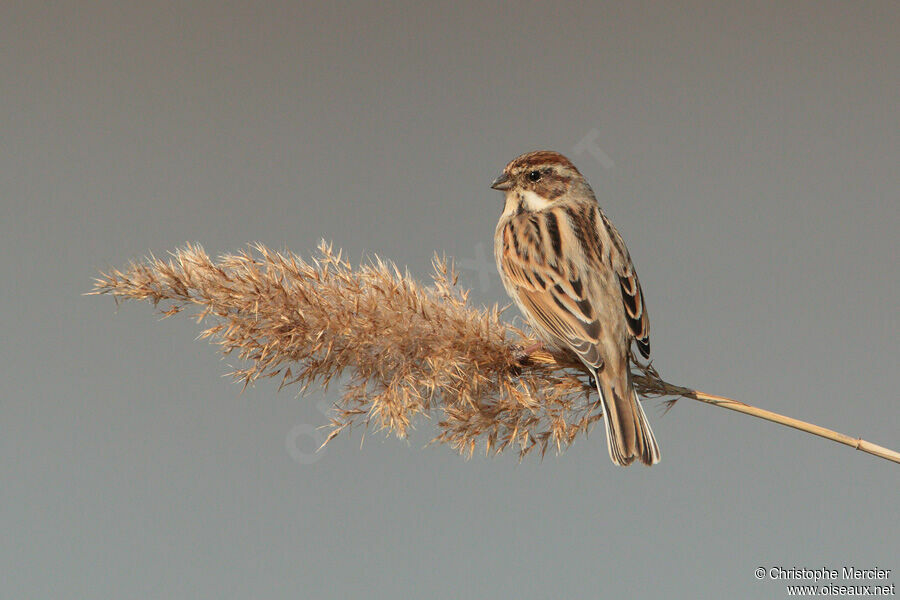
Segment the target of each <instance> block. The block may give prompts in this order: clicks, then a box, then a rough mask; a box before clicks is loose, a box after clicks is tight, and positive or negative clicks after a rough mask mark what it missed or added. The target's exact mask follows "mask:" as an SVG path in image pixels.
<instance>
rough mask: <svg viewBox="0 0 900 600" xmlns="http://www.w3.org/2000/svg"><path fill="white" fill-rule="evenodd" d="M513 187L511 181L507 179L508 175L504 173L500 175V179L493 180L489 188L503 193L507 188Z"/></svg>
mask: <svg viewBox="0 0 900 600" xmlns="http://www.w3.org/2000/svg"><path fill="white" fill-rule="evenodd" d="M512 186H513V182H512V179H510V178H509V175H507V174H506V173H500V177H498V178H497V179H495V180H494V182H493V183H492V184H491V187H492V188H493V189H495V190H500V191H501V192H505V191H506V190H508V189H509V188H511V187H512Z"/></svg>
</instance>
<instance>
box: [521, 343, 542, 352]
mask: <svg viewBox="0 0 900 600" xmlns="http://www.w3.org/2000/svg"><path fill="white" fill-rule="evenodd" d="M543 349H544V343H543V342H535V343H533V344H531V345H530V346H528V347H527V348H524V349H523V350H522V352H524V353H525V354H531V353H532V352H537V351H538V350H543Z"/></svg>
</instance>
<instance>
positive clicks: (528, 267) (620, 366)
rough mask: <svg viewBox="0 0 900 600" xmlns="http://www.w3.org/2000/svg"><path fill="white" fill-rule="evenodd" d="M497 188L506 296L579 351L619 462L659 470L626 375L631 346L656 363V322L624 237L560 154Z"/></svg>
mask: <svg viewBox="0 0 900 600" xmlns="http://www.w3.org/2000/svg"><path fill="white" fill-rule="evenodd" d="M491 187H493V188H494V189H498V190H502V191H504V192H505V193H506V205H505V207H504V210H503V214H502V215H501V216H500V222H499V223H498V224H497V230H496V233H495V234H494V254H495V257H496V259H497V268H498V269H499V271H500V275H501V278H502V279H503V285H504V287H505V288H506V291H507V293H508V294H509V295H510V297H511V298H512V299H513V301H514V302H515V303H516V304H517V305H518V307H519V309H520V310H521V311H522V313H523V314H524V315H525V317H526V318H527V319H528V321H529V323H530V324H531V326H532V327H533V328H534V330H535V332H536V333H537V334H538V336H539V337H541V338H542V339H543V340H544V341H545V342H547V343H549V344H550V345H553V346H557V347H561V348H568V349H570V350H572V351H573V352H574V353H575V354H576V355H577V356H578V357H579V358H580V359H581V361H582V362H583V363H584V364H585V365H586V366H587V367H588V368H589V369H590V370H591V372H592V374H593V375H594V380H595V381H596V383H597V391H598V393H599V394H600V397H601V400H602V403H603V410H604V413H605V414H604V423H605V427H606V434H607V445H608V448H609V455H610V458H612V460H613V462H615V463H616V464H618V465H623V466H625V465H628V464H630V463H631V462H632V461H634V459H635V458H637V459H639V460H640V461H641V462H643V463H645V464H648V465H651V464H655V463H657V462H659V448H658V446H657V444H656V439H655V438H654V436H653V432H652V430H651V429H650V425H649V423H648V422H647V417H646V415H645V414H644V411H643V409H642V408H641V406H640V402H639V401H638V398H637V395H636V394H635V392H634V387H633V385H632V382H631V369H630V366H629V360H630V348H631V342H632V340H633V341H635V342H636V344H637V347H638V350H639V351H640V352H641V354H642V355H643V356H644V357H649V355H650V339H649V335H650V323H649V320H648V317H647V311H646V309H645V307H644V300H643V294H642V293H641V284H640V282H639V281H638V277H637V274H636V273H635V271H634V267H633V266H632V264H631V257H630V256H629V255H628V250H627V249H626V248H625V243H624V242H623V241H622V237H621V236H620V235H619V232H618V231H616V228H615V227H613V225H612V223H610V222H609V219H607V218H606V215H604V214H603V211H602V210H600V207H599V206H598V204H597V200H596V198H595V197H594V192H593V191H592V190H591V187H590V186H589V185H588V183H587V181H585V179H584V177H582V175H581V173H579V172H578V170H577V169H576V168H575V166H574V165H573V164H572V163H571V162H570V161H569V160H568V159H567V158H565V157H564V156H562V155H561V154H558V153H556V152H550V151H539V152H531V153H529V154H523V155H522V156H519V157H518V158H516V159H515V160H513V161H512V162H510V163H509V164H508V165H506V168H505V169H504V170H503V173H502V174H501V175H500V176H499V177H498V178H497V179H496V180H495V181H494V183H493V184H492V186H491Z"/></svg>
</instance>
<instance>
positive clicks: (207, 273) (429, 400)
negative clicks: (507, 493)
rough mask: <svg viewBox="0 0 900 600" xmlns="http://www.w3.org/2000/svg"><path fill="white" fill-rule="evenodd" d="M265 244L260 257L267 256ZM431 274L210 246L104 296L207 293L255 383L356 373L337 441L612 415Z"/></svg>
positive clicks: (176, 298)
mask: <svg viewBox="0 0 900 600" xmlns="http://www.w3.org/2000/svg"><path fill="white" fill-rule="evenodd" d="M254 250H255V252H256V255H254V254H253V251H254ZM433 263H434V275H433V284H432V285H431V286H427V287H426V286H423V285H421V284H420V283H418V282H416V281H415V280H414V279H413V278H412V277H410V275H409V274H408V273H401V272H400V270H399V269H398V268H397V267H396V266H395V265H394V264H393V263H390V262H386V261H383V260H381V259H378V258H375V259H374V260H373V261H371V262H370V263H369V264H364V265H362V266H360V267H359V268H357V269H353V268H351V266H350V264H349V263H347V262H346V261H343V260H342V259H341V253H340V252H339V251H337V252H336V251H334V250H333V248H332V246H331V245H330V244H327V243H325V242H324V241H323V242H321V243H320V245H319V255H318V256H317V257H316V258H315V259H313V260H312V262H306V261H304V260H303V259H302V258H300V257H298V256H297V255H295V254H292V253H279V252H273V251H271V250H269V249H268V248H266V247H265V246H263V245H262V244H255V245H253V246H251V247H250V249H248V250H245V251H242V252H240V253H238V254H229V255H225V256H222V257H221V258H220V259H219V261H218V262H213V261H212V260H211V259H210V257H209V256H208V255H207V254H206V253H205V252H204V251H203V249H202V248H201V247H200V246H198V245H188V246H186V247H185V248H182V249H178V250H176V251H175V252H173V253H172V255H171V259H169V260H160V259H157V258H155V257H153V256H151V257H149V258H148V259H146V260H145V261H144V262H143V263H134V262H132V263H131V264H130V265H129V266H128V268H126V269H125V270H117V269H113V270H110V271H108V272H106V273H101V275H100V277H99V278H98V279H96V280H95V283H94V290H93V291H92V292H90V293H91V294H110V295H112V296H113V297H115V298H116V300H117V301H118V300H119V299H130V300H149V301H150V302H152V303H153V305H154V306H157V305H158V304H159V303H161V302H166V303H167V308H165V309H164V310H162V313H163V315H165V316H171V315H174V314H177V313H179V312H181V311H182V310H184V309H185V308H187V307H189V306H191V305H195V306H196V307H197V308H198V314H197V321H198V322H200V321H203V320H204V319H206V318H209V319H210V320H211V321H212V325H211V326H210V327H208V328H207V329H205V330H203V331H202V333H201V334H200V337H202V338H208V339H211V340H212V341H213V342H215V343H217V344H218V345H219V346H220V349H221V352H222V353H223V354H225V355H228V354H232V353H236V354H237V356H238V357H239V358H240V359H241V360H243V361H244V362H245V363H247V364H248V366H247V367H246V368H243V369H238V370H236V371H234V372H233V373H231V375H232V376H233V377H234V379H235V380H237V381H241V382H243V384H244V387H246V386H247V385H248V384H250V383H252V382H254V381H255V380H257V379H259V378H261V377H280V379H281V387H284V386H288V385H292V384H299V385H300V386H301V390H305V389H306V388H308V387H309V386H310V385H311V384H313V383H318V384H320V385H322V386H323V387H327V386H328V384H329V382H331V381H332V380H333V379H334V378H335V377H339V376H341V375H344V374H346V375H348V380H347V381H346V383H345V385H344V391H343V395H342V397H341V399H340V400H339V401H337V402H336V403H335V407H334V416H333V418H332V419H331V427H332V429H331V432H330V434H329V436H328V438H327V439H326V443H327V442H328V441H330V440H331V439H332V438H334V437H335V436H336V435H338V434H339V433H340V432H341V431H343V430H345V429H348V428H351V427H352V426H353V425H356V424H361V425H365V426H366V427H368V426H369V425H373V426H375V427H376V428H378V429H386V430H388V431H390V432H393V433H395V434H396V435H397V436H399V437H403V436H405V435H406V433H407V431H408V430H409V429H410V427H412V425H413V422H414V419H415V418H416V417H417V416H419V415H425V416H428V415H430V414H432V413H434V412H437V413H438V414H439V415H440V417H439V419H440V420H439V422H438V427H439V433H438V435H437V436H436V437H435V438H434V440H433V441H434V442H439V443H446V444H449V445H450V446H451V447H453V448H454V449H456V450H457V451H458V452H460V453H462V454H465V455H467V456H471V455H472V453H473V452H474V451H475V448H476V446H477V444H478V441H479V440H483V442H484V449H485V452H486V453H491V452H494V453H500V452H502V451H503V450H505V449H507V448H509V447H513V448H515V449H516V450H517V451H518V453H519V455H520V457H524V456H525V455H526V454H528V453H529V452H531V451H532V450H534V449H539V450H540V452H541V455H543V454H544V453H545V452H546V451H547V449H548V448H550V447H555V448H556V450H557V451H559V450H561V449H562V448H563V447H564V446H568V445H569V444H571V443H572V442H573V441H574V440H575V438H576V436H577V435H578V434H580V433H583V432H587V430H588V429H589V428H590V426H591V425H592V424H593V423H594V422H595V421H597V420H598V419H600V418H602V414H601V413H600V403H599V399H596V398H592V396H591V393H592V392H593V391H594V388H593V386H592V385H590V384H589V381H588V374H587V372H586V371H584V369H583V368H582V365H581V363H580V362H579V361H578V360H577V359H576V358H575V357H574V356H572V355H569V354H564V353H559V352H553V353H551V352H547V351H545V350H536V351H532V352H528V353H526V352H525V351H524V350H523V348H529V347H534V346H535V342H534V340H532V339H529V338H528V337H527V336H526V334H525V333H524V332H523V331H521V330H519V329H517V328H515V327H512V326H511V325H509V324H507V323H504V322H503V321H502V320H501V318H500V313H501V312H502V311H501V310H500V309H499V308H498V307H497V306H496V305H494V306H493V307H490V308H480V309H479V308H474V307H472V306H470V305H469V304H468V292H467V291H465V290H462V289H460V288H459V287H458V286H457V276H456V274H455V272H454V270H453V266H452V264H451V263H449V262H448V260H447V259H446V258H441V257H438V256H435V258H434V261H433ZM634 366H635V369H636V372H635V387H636V389H637V392H638V393H639V394H640V395H642V396H644V397H647V398H653V397H674V399H672V400H669V401H668V403H669V408H671V406H672V405H673V404H674V402H675V400H677V398H679V397H684V398H692V399H694V400H699V401H701V402H706V403H709V404H713V405H715V406H722V407H724V408H729V409H731V410H736V411H738V412H743V413H745V414H750V415H753V416H756V417H759V418H763V419H766V420H769V421H773V422H777V423H781V424H783V425H787V426H789V427H794V428H796V429H800V430H802V431H807V432H809V433H813V434H815V435H819V436H821V437H825V438H828V439H831V440H833V441H837V442H840V443H843V444H847V445H849V446H852V447H854V448H857V449H859V450H862V451H864V452H868V453H870V454H874V455H876V456H881V457H882V458H886V459H888V460H892V461H894V462H900V454H898V453H897V452H894V451H893V450H888V449H887V448H883V447H881V446H877V445H876V444H872V443H870V442H866V441H865V440H861V439H857V438H851V437H849V436H846V435H843V434H840V433H837V432H834V431H831V430H829V429H825V428H823V427H818V426H816V425H812V424H810V423H806V422H804V421H799V420H796V419H791V418H789V417H784V416H782V415H778V414H776V413H772V412H770V411H766V410H764V409H759V408H756V407H753V406H750V405H747V404H743V403H741V402H737V401H735V400H731V399H728V398H722V397H718V396H712V395H709V394H704V393H703V392H698V391H696V390H692V389H689V388H685V387H681V386H676V385H672V384H670V383H667V382H665V381H664V380H663V379H662V378H661V377H660V376H659V373H657V371H656V370H655V369H654V368H653V366H652V365H651V364H642V363H640V362H638V361H634Z"/></svg>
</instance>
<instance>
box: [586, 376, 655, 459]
mask: <svg viewBox="0 0 900 600" xmlns="http://www.w3.org/2000/svg"><path fill="white" fill-rule="evenodd" d="M604 371H605V372H603V371H601V372H600V373H595V375H594V381H595V382H596V383H597V391H598V392H599V393H600V400H601V402H602V403H603V423H604V425H605V427H606V445H607V447H608V448H609V457H610V458H611V459H612V461H613V462H614V463H616V464H617V465H619V466H622V467H627V466H628V465H630V464H631V463H632V462H633V461H634V459H635V458H637V459H638V460H640V461H641V462H642V463H644V464H645V465H648V466H649V465H655V464H656V463H658V462H659V446H657V444H656V438H655V437H654V436H653V430H652V429H650V423H649V422H648V421H647V415H645V414H644V409H643V408H641V403H640V401H639V400H638V397H637V394H636V393H635V391H634V386H633V385H632V383H631V373H630V371H629V370H628V365H627V361H626V366H625V369H624V373H621V375H620V376H619V377H613V376H611V375H612V374H611V373H609V369H608V367H607V368H606V369H604Z"/></svg>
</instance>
